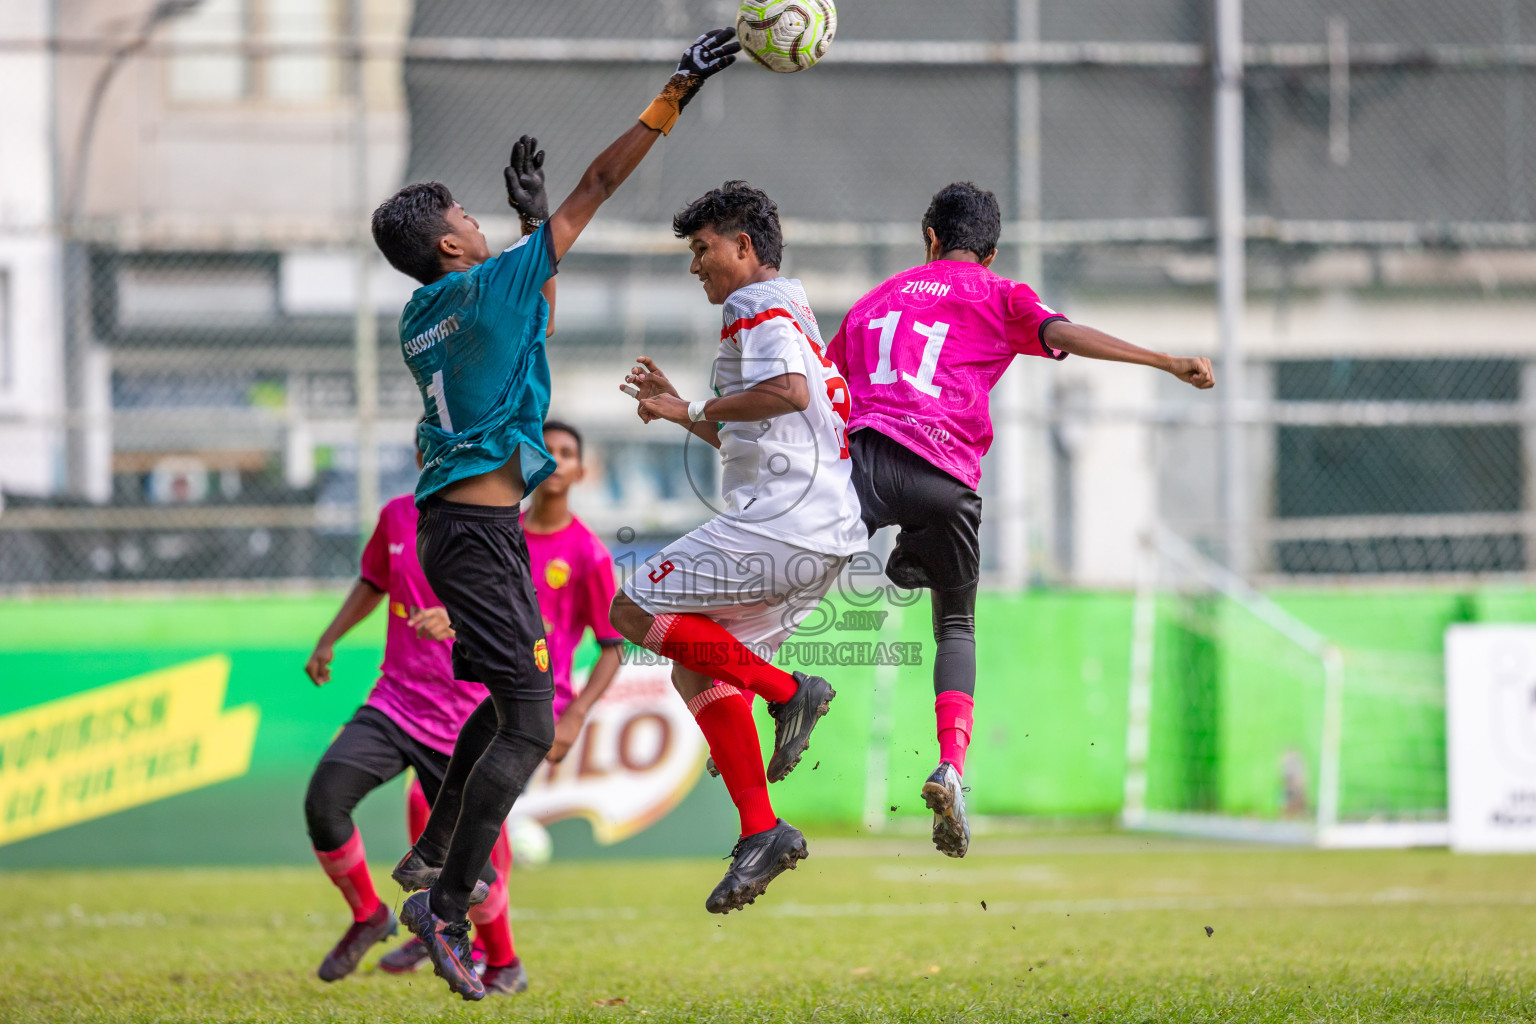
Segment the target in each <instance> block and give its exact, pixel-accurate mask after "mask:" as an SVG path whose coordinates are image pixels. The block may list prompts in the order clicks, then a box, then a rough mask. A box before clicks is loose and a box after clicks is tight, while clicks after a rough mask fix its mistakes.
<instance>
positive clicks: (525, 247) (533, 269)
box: [400, 225, 556, 503]
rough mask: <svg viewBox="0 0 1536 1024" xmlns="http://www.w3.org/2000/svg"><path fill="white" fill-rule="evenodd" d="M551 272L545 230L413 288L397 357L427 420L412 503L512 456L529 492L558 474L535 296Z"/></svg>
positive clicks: (544, 321)
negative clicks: (547, 421)
mask: <svg viewBox="0 0 1536 1024" xmlns="http://www.w3.org/2000/svg"><path fill="white" fill-rule="evenodd" d="M555 271H556V267H555V252H554V242H553V241H552V239H551V236H550V233H549V226H548V225H545V226H544V227H541V228H539V230H538V231H535V232H534V233H533V234H531V235H527V236H525V237H524V238H523V239H522V240H521V241H519V242H518V243H517V244H516V245H514V246H512V247H511V248H510V249H507V250H506V251H505V252H502V253H501V254H499V255H497V256H493V257H492V258H490V259H488V260H486V261H485V262H484V263H482V264H480V265H479V266H478V267H475V268H473V269H471V270H465V271H460V272H458V273H453V274H448V275H446V276H445V277H442V278H440V279H439V280H436V281H434V282H432V283H431V284H429V285H423V286H422V287H420V288H418V289H416V292H415V294H413V295H412V296H411V301H410V302H409V303H407V304H406V307H405V311H404V312H402V313H401V314H400V350H401V353H402V354H403V355H404V356H405V365H406V366H408V367H409V368H410V371H411V376H413V377H415V378H416V387H417V388H418V389H419V390H420V391H421V400H422V404H423V405H424V406H425V407H426V414H427V415H426V420H425V422H423V423H422V424H421V426H420V427H418V428H417V440H418V442H419V443H420V445H421V452H422V459H423V468H422V472H421V479H420V480H419V481H418V482H417V484H416V501H417V502H418V503H420V502H421V501H423V500H424V499H426V498H427V497H428V496H429V495H431V494H434V493H436V492H437V491H440V490H442V489H443V488H444V487H446V486H448V485H449V484H451V483H453V482H454V481H455V480H462V479H464V478H465V477H470V476H478V475H479V474H481V473H488V472H490V471H491V470H493V469H497V468H499V467H500V466H502V465H505V464H506V463H507V462H508V461H510V460H511V459H513V458H517V459H518V460H519V465H520V466H521V468H522V472H523V486H524V492H523V493H524V494H525V495H526V494H527V492H528V491H531V490H533V489H534V487H536V486H538V484H539V482H540V481H541V480H543V479H544V478H545V477H547V476H548V475H549V474H550V473H552V472H553V471H554V468H555V462H554V460H553V459H552V458H550V456H549V452H548V451H546V450H545V448H544V416H545V414H546V413H547V412H548V411H549V360H548V358H547V357H546V354H545V351H544V331H545V329H546V328H547V327H548V325H549V303H547V302H545V301H544V296H543V295H541V294H539V289H541V288H543V287H544V282H545V281H548V280H549V279H550V277H552V276H553V275H554V274H555Z"/></svg>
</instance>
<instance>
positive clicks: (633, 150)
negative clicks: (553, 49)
mask: <svg viewBox="0 0 1536 1024" xmlns="http://www.w3.org/2000/svg"><path fill="white" fill-rule="evenodd" d="M740 49H741V44H740V43H738V42H736V30H735V29H733V28H719V29H715V30H714V31H713V32H706V33H704V34H703V35H701V36H699V38H698V39H695V40H694V42H693V45H692V46H690V47H688V49H687V50H685V51H683V57H682V60H680V61H679V62H678V65H677V71H675V72H674V73H673V75H672V77H671V78H669V79H668V80H667V84H666V85H664V86H663V87H662V90H661V93H660V94H659V95H658V96H657V97H656V99H654V100H652V101H651V105H650V106H648V107H646V108H645V111H644V112H643V113H642V114H641V115H640V119H639V120H638V121H637V122H635V124H633V125H631V126H630V128H629V130H628V131H626V132H625V133H624V134H623V135H620V136H619V137H618V139H616V140H615V141H614V142H613V144H612V145H610V146H609V147H608V148H607V149H605V150H603V151H602V152H601V153H599V154H598V156H597V159H596V160H593V161H592V163H591V165H589V166H588V167H587V170H586V172H585V173H584V174H582V176H581V181H580V182H579V183H578V184H577V186H576V188H575V189H574V190H573V191H572V192H571V194H570V195H569V196H566V198H565V202H563V203H561V204H560V208H559V209H558V210H556V211H555V213H554V216H552V217H551V218H550V219H549V229H550V232H551V234H552V236H553V238H552V241H553V242H554V247H555V258H556V259H561V258H563V257H564V256H565V254H566V253H567V252H568V251H570V248H571V246H572V245H574V244H575V242H576V238H577V236H578V235H580V234H581V232H582V230H583V229H584V228H585V227H586V226H587V225H588V224H589V223H590V222H591V220H592V217H593V215H594V214H596V213H597V208H598V207H599V206H602V205H603V203H604V202H605V201H607V199H608V197H609V196H611V195H613V193H614V192H615V191H617V189H618V187H619V186H620V185H622V184H623V183H624V179H625V178H628V177H629V175H630V172H631V171H633V170H634V169H635V168H636V167H637V166H639V164H640V161H641V160H642V159H644V158H645V154H646V153H648V152H650V149H651V146H652V145H653V144H654V143H655V142H656V137H657V136H658V135H669V134H671V132H672V126H673V125H674V124H676V123H677V118H678V115H680V114H681V113H682V111H683V108H684V107H685V106H687V105H688V101H689V100H691V99H692V98H693V95H694V93H696V92H698V91H699V88H700V87H701V86H703V84H704V82H705V80H706V79H708V78H709V77H710V76H711V75H714V74H716V73H718V72H720V71H723V70H725V69H726V68H728V67H730V66H731V64H733V63H734V62H735V60H736V57H735V54H736V51H738V50H740Z"/></svg>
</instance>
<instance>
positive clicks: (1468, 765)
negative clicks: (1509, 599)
mask: <svg viewBox="0 0 1536 1024" xmlns="http://www.w3.org/2000/svg"><path fill="white" fill-rule="evenodd" d="M1445 685H1446V695H1445V714H1446V730H1445V732H1446V766H1447V768H1448V769H1449V772H1450V785H1449V788H1450V805H1451V806H1450V817H1451V846H1452V848H1453V849H1456V850H1462V851H1466V852H1470V853H1500V852H1504V853H1514V852H1526V851H1536V626H1519V625H1510V626H1492V625H1487V626H1485V625H1466V626H1452V627H1451V628H1450V629H1448V630H1447V631H1446V634H1445Z"/></svg>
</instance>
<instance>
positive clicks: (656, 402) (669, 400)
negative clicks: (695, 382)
mask: <svg viewBox="0 0 1536 1024" xmlns="http://www.w3.org/2000/svg"><path fill="white" fill-rule="evenodd" d="M651 420H666V421H667V422H668V423H676V424H677V425H678V426H682V427H687V426H691V425H692V424H691V423H690V421H689V419H688V403H687V402H685V401H683V400H682V399H681V398H678V397H677V396H676V395H657V396H656V397H654V398H643V399H641V400H640V421H641V422H642V423H649V422H651Z"/></svg>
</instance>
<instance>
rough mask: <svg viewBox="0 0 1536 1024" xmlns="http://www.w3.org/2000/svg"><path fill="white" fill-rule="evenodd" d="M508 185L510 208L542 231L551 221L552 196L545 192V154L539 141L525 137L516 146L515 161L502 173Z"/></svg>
mask: <svg viewBox="0 0 1536 1024" xmlns="http://www.w3.org/2000/svg"><path fill="white" fill-rule="evenodd" d="M501 176H502V177H503V178H505V179H506V181H507V205H508V206H510V207H512V209H514V210H516V211H517V215H518V216H519V217H520V218H522V221H523V223H524V224H525V225H528V226H530V227H535V228H536V227H538V226H539V225H540V224H542V223H544V222H545V221H547V220H549V196H548V195H547V194H545V192H544V151H543V150H542V149H540V148H539V140H538V139H536V138H534V137H533V136H531V135H524V136H523V137H522V138H520V139H518V140H517V141H516V142H514V143H513V144H512V157H511V159H510V160H508V161H507V166H506V167H505V168H503V169H502V172H501Z"/></svg>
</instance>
